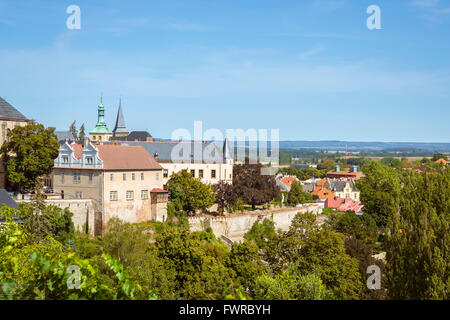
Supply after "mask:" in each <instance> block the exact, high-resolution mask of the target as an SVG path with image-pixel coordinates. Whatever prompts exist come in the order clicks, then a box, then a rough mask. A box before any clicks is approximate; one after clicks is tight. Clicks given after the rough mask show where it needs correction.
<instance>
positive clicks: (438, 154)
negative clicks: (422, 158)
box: [431, 153, 448, 161]
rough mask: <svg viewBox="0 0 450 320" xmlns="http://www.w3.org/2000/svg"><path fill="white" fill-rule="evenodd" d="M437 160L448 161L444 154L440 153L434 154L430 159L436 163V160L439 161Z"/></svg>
mask: <svg viewBox="0 0 450 320" xmlns="http://www.w3.org/2000/svg"><path fill="white" fill-rule="evenodd" d="M439 159H444V160H448V159H447V156H446V155H445V154H442V153H435V154H434V155H433V158H432V159H431V161H436V160H439Z"/></svg>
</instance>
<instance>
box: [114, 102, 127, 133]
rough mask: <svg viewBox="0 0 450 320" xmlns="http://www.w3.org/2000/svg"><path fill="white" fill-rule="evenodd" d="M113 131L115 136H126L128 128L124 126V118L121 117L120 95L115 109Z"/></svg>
mask: <svg viewBox="0 0 450 320" xmlns="http://www.w3.org/2000/svg"><path fill="white" fill-rule="evenodd" d="M113 133H114V136H115V137H121V136H122V137H126V136H128V130H127V127H126V126H125V120H124V118H123V113H122V97H120V101H119V110H118V111H117V119H116V126H115V127H114V130H113Z"/></svg>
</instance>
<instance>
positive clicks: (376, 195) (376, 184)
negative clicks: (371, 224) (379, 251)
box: [356, 161, 401, 227]
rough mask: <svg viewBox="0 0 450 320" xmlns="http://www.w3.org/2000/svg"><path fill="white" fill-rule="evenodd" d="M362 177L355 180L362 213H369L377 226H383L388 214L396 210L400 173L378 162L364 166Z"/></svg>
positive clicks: (399, 190) (397, 207) (399, 189)
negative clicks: (362, 209) (363, 175)
mask: <svg viewBox="0 0 450 320" xmlns="http://www.w3.org/2000/svg"><path fill="white" fill-rule="evenodd" d="M363 172H364V174H365V177H364V178H361V179H360V180H358V181H357V182H356V186H357V188H358V189H359V190H360V191H361V194H360V198H361V202H362V203H363V205H364V213H365V214H369V215H371V216H372V217H373V218H374V220H375V222H376V224H377V226H379V227H385V226H386V223H387V219H388V216H390V215H393V214H394V213H395V212H398V209H399V199H400V193H401V181H400V175H399V174H398V173H397V171H396V170H394V169H393V168H390V167H388V166H385V165H382V164H381V163H379V162H376V161H374V162H372V163H371V164H370V165H368V166H366V167H364V169H363Z"/></svg>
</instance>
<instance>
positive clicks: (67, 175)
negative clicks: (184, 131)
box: [52, 142, 168, 233]
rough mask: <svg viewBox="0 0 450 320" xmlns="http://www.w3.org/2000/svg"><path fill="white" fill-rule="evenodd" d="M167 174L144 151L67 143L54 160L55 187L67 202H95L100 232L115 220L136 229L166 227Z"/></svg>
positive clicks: (118, 146) (124, 147) (53, 175)
mask: <svg viewBox="0 0 450 320" xmlns="http://www.w3.org/2000/svg"><path fill="white" fill-rule="evenodd" d="M162 170H163V168H162V167H161V166H160V165H159V164H158V162H156V161H155V159H154V158H153V157H152V156H151V155H150V154H149V153H148V152H147V151H146V150H145V149H144V148H143V147H141V146H122V145H95V144H92V143H88V144H87V145H86V146H82V145H80V144H69V143H67V142H66V143H64V144H63V145H62V146H61V147H60V149H59V155H58V157H57V158H56V159H55V166H54V170H53V173H52V184H53V186H52V187H53V190H54V192H55V193H56V194H58V195H60V197H61V198H62V199H93V200H94V201H95V203H96V205H97V210H98V213H99V216H98V217H97V218H96V220H97V221H96V225H97V227H96V228H97V229H99V228H100V229H101V230H103V228H104V227H105V226H106V224H107V222H108V220H109V219H111V218H113V217H117V218H119V219H121V220H123V221H126V222H131V223H137V222H144V221H149V220H158V221H164V220H165V219H166V218H167V198H168V193H167V191H165V190H163V178H162V174H163V172H162ZM97 233H98V232H97Z"/></svg>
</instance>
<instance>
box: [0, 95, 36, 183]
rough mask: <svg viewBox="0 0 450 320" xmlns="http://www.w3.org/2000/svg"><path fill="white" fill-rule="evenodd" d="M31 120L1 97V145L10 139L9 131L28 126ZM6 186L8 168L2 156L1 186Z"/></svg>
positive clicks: (0, 165) (0, 163) (0, 168)
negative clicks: (6, 168)
mask: <svg viewBox="0 0 450 320" xmlns="http://www.w3.org/2000/svg"><path fill="white" fill-rule="evenodd" d="M28 123H29V120H28V119H27V118H26V117H25V116H24V115H23V114H22V113H20V112H19V111H18V110H17V109H16V108H14V107H13V106H12V105H10V104H9V103H8V102H7V101H6V100H4V99H3V98H1V97H0V126H1V130H0V147H1V146H2V145H3V143H5V141H6V140H7V139H8V132H9V131H10V130H12V129H14V128H15V127H18V126H26V125H27V124H28ZM5 187H6V170H5V168H4V166H3V163H2V162H1V158H0V188H5Z"/></svg>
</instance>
